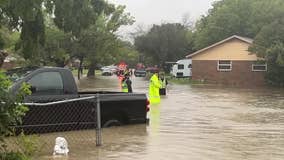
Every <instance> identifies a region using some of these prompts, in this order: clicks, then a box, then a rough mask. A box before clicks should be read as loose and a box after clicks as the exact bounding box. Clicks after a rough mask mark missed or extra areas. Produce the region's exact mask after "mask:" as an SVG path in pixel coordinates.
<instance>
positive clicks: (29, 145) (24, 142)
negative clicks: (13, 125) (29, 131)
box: [16, 133, 41, 157]
mask: <svg viewBox="0 0 284 160" xmlns="http://www.w3.org/2000/svg"><path fill="white" fill-rule="evenodd" d="M16 143H17V145H18V146H19V152H20V153H23V154H24V155H26V156H28V157H31V156H33V155H34V154H35V153H36V152H38V151H39V150H40V148H41V146H40V141H39V136H37V135H29V136H26V135H24V134H23V133H22V134H21V135H19V136H18V137H17V142H16Z"/></svg>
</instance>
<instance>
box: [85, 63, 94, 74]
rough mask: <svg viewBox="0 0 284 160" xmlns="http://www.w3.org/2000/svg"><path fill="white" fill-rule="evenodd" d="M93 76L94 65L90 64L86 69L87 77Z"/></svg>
mask: <svg viewBox="0 0 284 160" xmlns="http://www.w3.org/2000/svg"><path fill="white" fill-rule="evenodd" d="M94 76H95V65H94V64H91V65H90V67H89V70H88V74H87V77H94Z"/></svg>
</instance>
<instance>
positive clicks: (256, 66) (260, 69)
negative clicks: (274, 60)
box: [252, 64, 267, 72]
mask: <svg viewBox="0 0 284 160" xmlns="http://www.w3.org/2000/svg"><path fill="white" fill-rule="evenodd" d="M252 71H254V72H265V71H267V64H252Z"/></svg>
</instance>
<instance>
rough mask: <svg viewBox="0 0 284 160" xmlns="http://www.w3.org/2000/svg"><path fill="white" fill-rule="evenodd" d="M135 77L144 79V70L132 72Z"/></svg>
mask: <svg viewBox="0 0 284 160" xmlns="http://www.w3.org/2000/svg"><path fill="white" fill-rule="evenodd" d="M134 75H135V77H146V70H145V69H136V70H135V71H134Z"/></svg>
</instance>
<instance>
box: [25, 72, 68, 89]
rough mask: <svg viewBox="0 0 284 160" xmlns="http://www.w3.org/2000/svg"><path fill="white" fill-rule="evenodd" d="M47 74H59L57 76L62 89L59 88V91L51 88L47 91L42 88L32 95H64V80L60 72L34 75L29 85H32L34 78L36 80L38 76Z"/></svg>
mask: <svg viewBox="0 0 284 160" xmlns="http://www.w3.org/2000/svg"><path fill="white" fill-rule="evenodd" d="M45 73H55V74H57V76H59V77H60V88H59V89H57V88H51V89H48V90H45V89H42V87H40V90H38V91H36V92H34V93H32V95H38V94H40V95H50V94H63V93H64V79H63V77H62V74H61V73H60V72H58V71H46V72H39V73H37V74H35V75H33V76H32V77H30V78H29V80H28V81H27V83H29V84H31V82H30V81H31V80H32V79H33V78H35V77H36V76H39V75H40V74H45ZM59 77H58V78H59ZM31 85H33V84H31ZM37 87H38V86H37ZM61 87H62V88H61ZM49 91H56V92H54V93H52V92H49Z"/></svg>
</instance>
